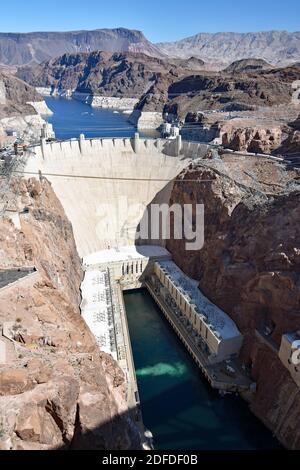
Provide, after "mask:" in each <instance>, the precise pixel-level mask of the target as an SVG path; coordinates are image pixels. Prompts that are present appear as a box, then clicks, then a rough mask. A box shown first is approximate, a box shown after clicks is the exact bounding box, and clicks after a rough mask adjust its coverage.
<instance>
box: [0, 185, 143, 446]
mask: <svg viewBox="0 0 300 470" xmlns="http://www.w3.org/2000/svg"><path fill="white" fill-rule="evenodd" d="M1 196H2V197H5V198H7V200H8V201H9V202H8V206H7V207H6V212H5V216H4V218H1V219H0V241H1V245H0V273H4V274H6V275H7V276H9V273H10V272H11V270H12V269H13V270H16V269H18V268H22V267H25V266H34V267H35V270H36V271H35V272H33V273H31V274H29V275H28V276H25V277H23V278H22V279H19V280H18V281H16V282H14V283H12V284H8V285H6V286H5V287H2V289H0V323H1V332H2V336H0V342H1V344H0V346H1V348H0V350H1V352H3V350H4V354H2V355H1V356H0V448H1V449H60V448H64V449H71V448H72V449H89V448H91V449H132V448H139V447H140V441H139V432H138V430H137V429H136V427H135V424H134V420H133V419H132V418H131V413H130V412H129V410H128V409H127V405H126V399H125V395H126V386H125V381H124V376H123V373H122V372H121V370H120V369H119V367H118V365H117V364H116V363H115V362H114V361H113V359H112V358H111V357H110V356H108V355H107V354H104V353H102V352H101V351H100V350H99V349H98V346H97V344H96V342H95V339H94V337H93V335H92V333H91V332H90V331H89V329H88V327H87V326H86V324H85V322H84V321H83V319H82V318H81V315H80V311H79V303H80V283H81V280H82V270H81V262H80V259H79V257H78V254H77V252H76V247H75V242H74V238H73V232H72V227H71V224H70V223H69V221H68V220H67V218H66V216H65V213H64V211H63V209H62V206H61V204H60V203H59V201H58V199H57V198H56V196H55V194H54V192H53V190H52V188H51V185H50V184H49V183H48V181H47V180H46V179H44V178H42V179H41V180H36V179H30V180H28V181H24V180H22V179H14V180H12V183H11V187H10V192H9V193H8V194H6V195H5V196H4V195H3V194H1Z"/></svg>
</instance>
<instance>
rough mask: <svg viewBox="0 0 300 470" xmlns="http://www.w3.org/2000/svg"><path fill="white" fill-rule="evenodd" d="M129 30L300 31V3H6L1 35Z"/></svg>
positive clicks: (156, 37)
mask: <svg viewBox="0 0 300 470" xmlns="http://www.w3.org/2000/svg"><path fill="white" fill-rule="evenodd" d="M119 26H123V27H126V28H133V29H140V30H142V31H143V32H144V33H145V35H146V36H147V38H148V39H150V40H151V41H153V42H157V41H166V40H171V41H173V40H176V39H181V38H183V37H187V36H191V35H193V34H196V33H198V32H217V31H240V32H245V31H266V30H270V29H286V30H289V31H299V30H300V2H299V0H297V1H296V0H281V1H278V0H251V1H247V2H245V1H243V0H228V1H226V0H205V1H203V0H180V1H178V0H173V1H171V0H160V1H159V0H152V1H143V0H140V1H137V0H123V1H122V0H110V1H109V0H106V1H102V0H27V1H26V0H22V1H21V0H6V1H5V2H4V1H3V2H1V15H0V31H1V32H6V31H13V32H16V31H18V32H24V31H49V30H52V31H53V30H55V31H64V30H72V29H96V28H113V27H119Z"/></svg>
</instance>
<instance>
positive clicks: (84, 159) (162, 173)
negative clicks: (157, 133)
mask: <svg viewBox="0 0 300 470" xmlns="http://www.w3.org/2000/svg"><path fill="white" fill-rule="evenodd" d="M207 148H208V147H207V145H204V144H198V143H195V144H190V143H186V142H181V139H180V138H178V139H177V140H175V141H168V140H163V139H156V140H151V139H140V138H139V136H138V134H137V135H136V136H135V138H133V139H127V138H125V139H85V138H84V136H83V135H82V136H81V138H80V139H79V140H68V141H64V142H53V143H46V141H45V140H44V141H42V143H41V145H40V146H36V147H33V148H32V151H33V152H34V153H33V154H32V156H31V157H30V158H29V159H28V160H27V164H26V167H25V173H26V174H27V175H28V176H30V175H33V176H36V175H38V174H39V172H41V174H42V175H45V176H47V178H48V179H49V180H50V181H51V183H52V186H53V189H54V191H55V193H56V194H57V196H58V197H59V199H60V201H61V203H62V205H63V207H64V209H65V211H66V214H67V216H68V218H69V220H70V221H71V222H72V225H73V229H74V235H75V240H76V245H77V249H78V252H79V255H80V256H81V257H83V256H86V255H88V254H91V253H94V252H97V251H99V250H103V249H108V248H109V247H118V246H128V245H132V244H135V238H136V230H137V227H138V224H139V222H140V221H141V219H142V217H143V213H144V211H145V207H147V206H148V205H149V204H150V203H152V204H153V203H157V204H161V203H168V202H169V197H170V191H171V188H172V185H171V182H172V180H173V179H174V178H175V177H176V176H177V175H178V174H179V173H180V171H181V170H182V169H184V168H185V167H187V166H188V164H189V162H190V161H191V160H192V159H193V158H198V157H200V156H203V155H204V154H205V152H206V150H207ZM153 242H154V243H155V244H160V243H159V240H156V241H155V240H154V241H153Z"/></svg>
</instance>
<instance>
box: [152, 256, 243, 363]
mask: <svg viewBox="0 0 300 470" xmlns="http://www.w3.org/2000/svg"><path fill="white" fill-rule="evenodd" d="M154 272H155V275H156V277H157V278H158V279H159V282H160V284H161V285H162V287H161V294H162V295H164V296H165V297H167V296H169V297H171V299H172V300H173V302H174V304H176V306H177V307H178V308H179V310H180V312H181V313H182V314H183V315H184V316H186V319H187V320H188V321H189V323H190V324H191V326H192V327H193V330H194V331H195V332H196V333H197V334H198V335H199V338H200V339H201V341H202V343H203V345H204V346H205V349H206V352H207V354H208V356H209V360H210V362H211V363H216V362H221V361H223V360H225V359H227V358H229V357H230V356H232V355H235V354H238V352H239V350H240V348H241V345H242V342H243V336H242V334H241V333H240V331H239V330H238V328H237V327H236V325H235V323H234V321H233V320H231V318H230V317H229V316H228V315H227V314H226V313H225V312H223V311H222V310H221V309H220V308H218V307H217V306H216V305H214V304H213V303H212V302H211V301H210V300H209V299H207V297H205V296H204V295H203V294H202V292H201V291H200V290H199V289H198V286H197V282H196V281H193V280H192V279H190V278H189V277H188V276H186V275H185V274H184V273H183V272H182V271H181V269H179V268H178V266H177V265H176V264H175V263H174V262H173V261H171V260H167V261H156V262H155V266H154Z"/></svg>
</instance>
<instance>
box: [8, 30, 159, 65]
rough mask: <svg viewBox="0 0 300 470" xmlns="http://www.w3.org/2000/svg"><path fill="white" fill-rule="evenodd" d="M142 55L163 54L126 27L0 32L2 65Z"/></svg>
mask: <svg viewBox="0 0 300 470" xmlns="http://www.w3.org/2000/svg"><path fill="white" fill-rule="evenodd" d="M95 50H102V51H107V52H126V51H129V52H130V51H131V52H142V53H145V54H148V55H152V56H156V57H161V56H162V54H161V52H160V51H159V50H158V49H157V48H156V46H155V45H153V44H151V43H150V42H149V41H148V40H147V39H146V38H145V36H144V35H143V33H141V32H140V31H135V30H130V29H126V28H115V29H96V30H93V31H67V32H34V33H0V63H2V64H6V65H19V66H20V65H26V64H33V63H41V62H44V61H46V60H49V59H51V58H53V57H58V56H60V55H62V54H65V53H75V54H76V53H78V52H91V51H95Z"/></svg>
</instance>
